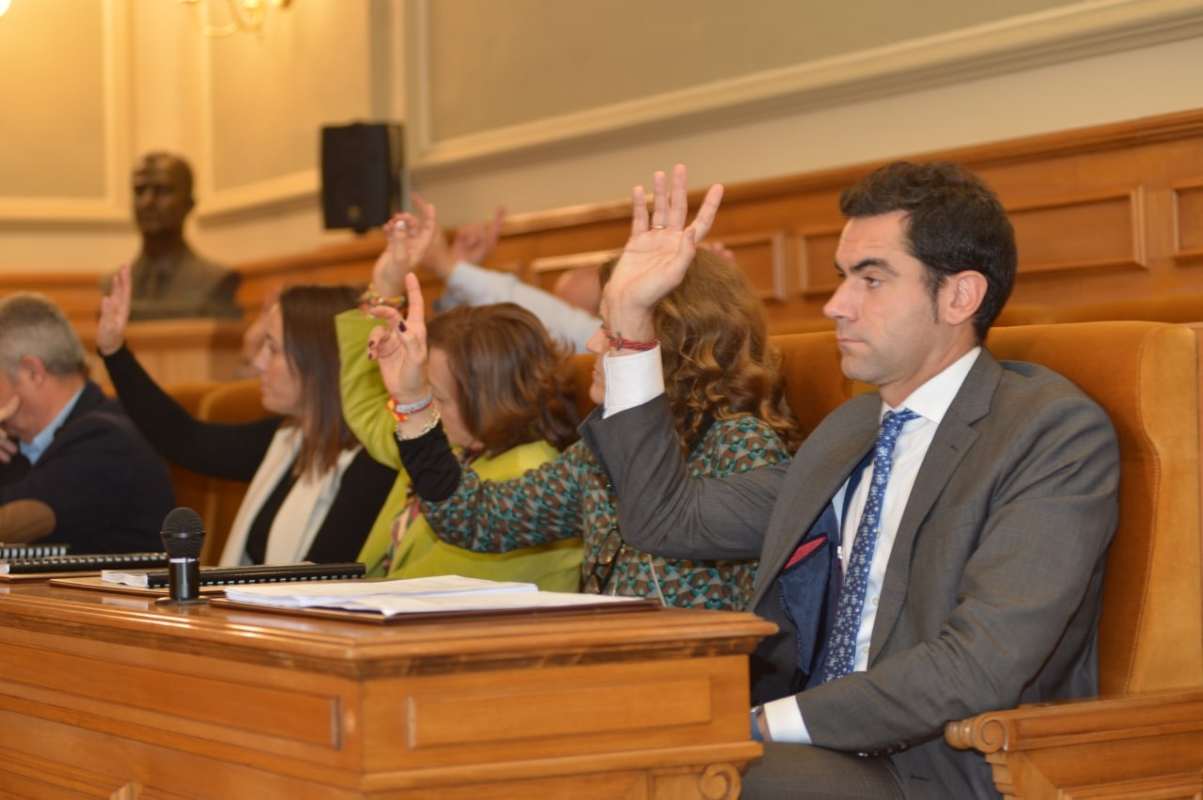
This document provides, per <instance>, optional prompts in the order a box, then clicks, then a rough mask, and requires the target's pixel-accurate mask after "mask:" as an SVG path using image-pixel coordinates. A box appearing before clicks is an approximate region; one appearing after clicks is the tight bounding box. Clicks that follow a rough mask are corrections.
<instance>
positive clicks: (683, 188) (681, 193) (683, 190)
mask: <svg viewBox="0 0 1203 800" xmlns="http://www.w3.org/2000/svg"><path fill="white" fill-rule="evenodd" d="M687 184H688V176H687V173H686V170H685V165H684V164H677V165H675V166H674V167H673V177H672V193H671V194H670V195H669V198H668V218H667V220H666V224H667V225H668V227H669V228H672V229H673V230H675V231H679V230H681V229H683V228H684V227H685V217H686V212H687V209H688V206H689V192H688V188H687Z"/></svg>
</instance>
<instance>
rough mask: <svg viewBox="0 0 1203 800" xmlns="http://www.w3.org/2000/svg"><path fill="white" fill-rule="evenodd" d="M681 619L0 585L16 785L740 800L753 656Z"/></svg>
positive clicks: (0, 679) (719, 630) (2, 714)
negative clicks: (333, 610)
mask: <svg viewBox="0 0 1203 800" xmlns="http://www.w3.org/2000/svg"><path fill="white" fill-rule="evenodd" d="M773 630H774V628H773V626H772V625H771V624H769V623H767V622H765V621H763V620H761V619H759V618H757V617H754V616H752V615H749V614H738V613H720V612H691V611H681V610H655V611H643V612H639V611H633V612H623V613H616V614H598V615H587V614H575V615H572V616H560V615H555V616H550V615H549V616H523V617H494V618H476V619H465V620H459V621H454V622H440V623H434V622H427V623H404V624H395V625H372V624H363V623H355V622H341V621H335V620H323V619H308V618H302V617H294V616H286V615H279V614H270V613H262V612H253V611H241V610H235V609H232V608H224V609H221V608H215V607H208V606H198V607H193V608H189V609H183V610H181V609H174V608H165V607H162V606H156V605H155V604H154V602H153V601H152V600H150V599H144V598H141V597H132V596H123V595H111V594H107V593H98V592H87V591H81V590H73V589H67V588H57V587H50V586H47V585H45V584H33V585H30V584H24V585H18V584H7V585H0V794H2V795H3V796H6V797H7V796H18V797H38V798H43V797H119V798H151V797H155V798H160V797H163V798H170V797H196V798H202V797H203V798H210V797H211V798H238V797H253V798H270V797H287V798H319V797H320V798H359V797H365V798H366V797H370V798H435V797H438V798H479V797H489V798H529V797H540V798H555V797H566V798H567V797H571V798H589V797H597V798H602V797H604V798H626V797H629V798H674V800H675V799H676V798H730V797H736V796H738V789H739V774H738V770H739V768H741V767H742V766H743V765H744V764H746V763H747V762H748V761H749V760H751V759H755V758H756V757H757V756H758V755H759V754H760V746H759V745H758V744H756V743H754V742H752V741H749V739H748V674H747V670H748V666H747V664H748V659H747V653H749V652H750V651H751V650H752V649H753V648H754V647H755V645H756V643H757V642H758V641H759V639H760V638H761V637H762V636H765V635H767V634H769V633H771V632H772V631H773Z"/></svg>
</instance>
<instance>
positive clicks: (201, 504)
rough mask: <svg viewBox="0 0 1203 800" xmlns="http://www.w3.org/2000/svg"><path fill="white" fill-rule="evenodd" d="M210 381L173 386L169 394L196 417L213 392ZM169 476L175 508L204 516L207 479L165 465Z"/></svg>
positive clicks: (206, 499) (171, 465)
mask: <svg viewBox="0 0 1203 800" xmlns="http://www.w3.org/2000/svg"><path fill="white" fill-rule="evenodd" d="M213 386H214V384H213V383H212V382H210V381H193V382H188V383H177V384H174V385H173V386H172V387H171V389H170V394H171V396H172V397H173V398H175V401H176V402H177V403H179V404H180V405H181V406H183V408H184V410H185V411H187V412H188V413H189V414H192V415H193V416H196V415H197V413H198V412H199V410H200V406H201V402H202V401H203V400H204V398H205V395H206V394H208V393H209V392H210V391H212V390H213ZM167 469H168V471H169V472H170V474H171V488H172V489H173V490H174V492H175V504H176V506H177V507H178V506H186V507H188V508H191V509H193V510H194V511H196V512H197V513H199V514H202V515H203V514H204V509H205V503H206V502H207V501H208V497H209V478H207V477H206V476H204V475H199V474H197V473H195V472H193V471H192V470H189V469H184V468H183V467H181V466H177V465H175V464H172V463H168V464H167Z"/></svg>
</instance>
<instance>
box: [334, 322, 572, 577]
mask: <svg viewBox="0 0 1203 800" xmlns="http://www.w3.org/2000/svg"><path fill="white" fill-rule="evenodd" d="M335 324H336V327H337V329H338V337H339V344H340V349H341V351H342V364H343V388H344V397H343V409H344V412H343V413H344V415H345V417H346V419H347V421H348V423H349V424H350V426H351V427H352V429H353V430H354V431H355V432H356V434H357V435H358V436H359V437H361V441H362V442H363V443H364V446H365V448H367V450H368V452H370V453H371V454H372V455H373V457H375V458H376V459H377V460H379V461H381V462H382V463H384V464H387V465H388V466H392V467H398V466H400V460H399V458H398V455H397V444H396V440H395V439H394V438H393V436H394V431H395V428H396V424H397V422H396V419H397V417H398V416H401V415H405V414H406V413H410V412H405V411H403V410H399V408H398V406H397V404H396V403H393V404H392V405H391V406H390V405H389V403H388V400H389V397H388V392H387V391H386V390H385V388H384V385H383V383H381V380H380V373H379V371H378V370H377V369H376V368H375V366H373V365H372V363H371V362H370V361H369V360H368V358H367V356H366V354H365V347H366V344H367V342H368V337H369V335H370V334H371V331H372V329H373V328H374V327H375V325H376V321H375V320H374V319H372V318H371V317H369V316H367V315H365V314H363V313H362V312H360V311H349V312H345V313H343V314H340V315H339V317H338V318H337V319H336V321H335ZM426 333H427V340H428V343H429V347H430V360H429V365H428V366H429V379H430V399H429V402H430V406H431V408H432V409H433V410H434V411H437V412H438V414H439V415H440V416H441V418H442V421H443V429H444V431H446V435H447V440H448V441H450V443H451V444H452V445H454V446H455V447H456V448H457V455H458V458H459V463H460V464H462V465H463V466H464V467H470V468H471V469H472V470H473V471H475V472H476V473H477V474H479V475H481V476H484V477H485V478H486V479H488V480H505V479H507V478H514V477H517V476H519V475H522V474H523V473H524V472H526V471H527V470H528V469H532V468H534V467H538V466H539V465H540V464H543V463H545V462H547V461H550V460H551V459H553V458H555V457H556V456H557V455H558V454H559V451H560V450H562V449H564V448H565V447H567V446H568V445H569V444H571V443H572V442H574V441H575V440H576V438H577V436H576V428H575V422H576V408H575V406H574V404H573V403H572V400H571V396H570V394H569V390H568V388H567V386H566V381H565V372H564V369H563V365H564V361H565V359H566V356H565V354H564V353H563V352H562V351H561V350H560V349H559V348H558V347H557V346H556V345H555V344H554V343H553V342H552V340H551V338H550V337H549V336H548V334H547V331H546V330H544V328H543V326H542V325H541V324H539V320H538V319H536V318H535V316H534V315H533V314H531V313H530V312H529V311H526V310H525V309H523V308H520V307H518V306H516V305H514V304H513V303H500V304H498V305H489V306H479V307H476V308H456V309H453V310H451V311H448V312H447V313H445V314H441V315H440V316H438V317H435V318H434V319H433V320H431V322H430V325H429V326H428V328H427V332H426ZM373 353H375V351H374V350H373ZM423 402H426V401H425V400H423ZM358 560H359V561H362V562H363V563H364V564H366V565H367V568H368V575H369V576H388V577H390V578H418V577H423V576H428V575H447V574H454V575H464V576H467V577H474V578H489V579H492V580H507V581H530V582H532V583H536V584H538V585H539V587H540V588H542V589H545V590H548V591H576V587H577V583H578V581H579V576H580V565H581V542H580V540H579V539H560V540H557V541H554V542H548V543H544V544H538V545H533V546H530V547H522V548H518V549H514V550H510V551H508V552H505V553H482V552H475V551H472V550H467V549H464V548H460V547H456V546H455V545H453V544H448V543H447V542H444V541H441V540H440V539H439V538H438V537H437V536H435V534H434V532H433V531H432V530H431V527H430V524H429V523H428V522H427V521H426V519H425V518H424V517H423V516H422V514H421V511H420V509H419V508H418V498H417V496H416V495H415V494H414V491H413V486H412V485H411V484H410V482H409V477H408V476H407V475H406V474H405V472H404V471H402V472H401V473H400V474H399V476H398V478H397V483H396V485H395V486H394V487H393V490H392V492H391V493H390V495H389V497H388V499H387V500H386V501H385V504H384V510H383V511H382V513H381V515H380V517H379V518H378V521H377V524H376V525H375V527H373V529H372V531H371V533H370V534H369V536H368V539H367V541H366V542H365V543H364V546H363V550H361V551H360V553H359V559H358Z"/></svg>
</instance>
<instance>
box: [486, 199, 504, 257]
mask: <svg viewBox="0 0 1203 800" xmlns="http://www.w3.org/2000/svg"><path fill="white" fill-rule="evenodd" d="M504 222H505V206H497V208H496V210H494V211H493V218H492V219H491V220H489V224H488V225H487V226H485V241H487V242H488V243H489V246H490V247H492V246H493V245H495V244H497V239H498V237H500V236H501V226H502V224H503V223H504Z"/></svg>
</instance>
